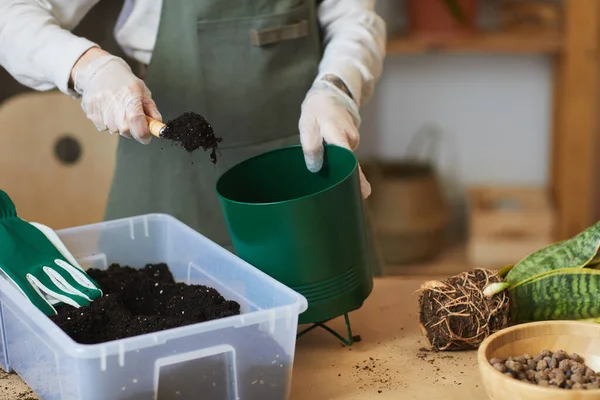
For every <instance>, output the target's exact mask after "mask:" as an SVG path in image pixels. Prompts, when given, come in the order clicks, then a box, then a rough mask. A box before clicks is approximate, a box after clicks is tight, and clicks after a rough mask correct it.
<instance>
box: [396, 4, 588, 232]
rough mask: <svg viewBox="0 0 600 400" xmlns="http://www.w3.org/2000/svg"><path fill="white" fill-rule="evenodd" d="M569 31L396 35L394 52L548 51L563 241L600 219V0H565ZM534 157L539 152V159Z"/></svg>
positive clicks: (554, 189) (554, 179) (553, 180)
mask: <svg viewBox="0 0 600 400" xmlns="http://www.w3.org/2000/svg"><path fill="white" fill-rule="evenodd" d="M563 7H564V8H563V29H562V32H557V31H552V30H545V31H539V32H522V33H516V32H495V33H481V34H479V35H477V36H474V37H472V38H461V39H446V40H423V39H418V38H411V37H390V38H389V39H388V45H387V50H388V54H389V55H394V54H406V55H410V54H428V53H448V54H452V53H454V54H456V53H465V54H468V53H479V54H545V55H548V56H550V57H552V59H553V61H554V71H553V72H554V88H553V118H554V119H553V121H552V123H553V124H552V125H553V130H552V132H551V133H550V134H551V136H552V138H551V139H552V140H551V143H552V149H551V151H552V153H551V162H550V165H549V168H550V185H549V186H550V190H551V195H552V198H553V200H554V205H555V207H556V213H557V215H556V233H555V236H556V240H562V239H566V238H568V237H571V236H573V235H575V234H577V233H578V232H580V231H582V230H584V229H586V228H587V227H589V226H591V225H593V224H594V222H596V221H597V220H600V201H599V199H600V141H599V140H598V139H599V128H600V119H599V118H598V115H600V0H586V1H582V0H564V3H563ZM532 156H534V155H532Z"/></svg>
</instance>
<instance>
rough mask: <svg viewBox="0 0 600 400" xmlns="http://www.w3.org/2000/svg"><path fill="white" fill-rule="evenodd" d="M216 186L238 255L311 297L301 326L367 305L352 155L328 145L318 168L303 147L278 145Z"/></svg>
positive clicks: (369, 282) (368, 286)
mask: <svg viewBox="0 0 600 400" xmlns="http://www.w3.org/2000/svg"><path fill="white" fill-rule="evenodd" d="M216 189H217V194H218V197H219V202H220V205H221V209H222V211H223V214H224V217H225V220H226V223H227V227H228V230H229V234H230V236H231V239H232V242H233V243H232V244H233V247H234V250H235V253H236V254H237V255H238V256H239V257H240V258H242V259H243V260H245V261H246V262H248V263H249V264H251V265H253V266H255V267H256V268H258V269H260V270H261V271H263V272H265V273H266V274H268V275H270V276H271V277H273V278H274V279H276V280H278V281H279V282H281V283H283V284H284V285H286V286H288V287H290V288H292V289H293V290H295V291H297V292H298V293H300V294H302V295H303V296H304V297H306V299H307V300H308V309H307V310H306V311H305V312H304V313H302V314H301V315H300V319H299V323H300V324H306V323H318V322H323V321H327V320H329V319H332V318H335V317H338V316H340V315H343V314H346V313H349V312H350V311H353V310H356V309H358V308H360V307H361V306H362V304H363V302H364V301H365V299H366V298H367V297H368V296H369V294H370V293H371V291H372V289H373V277H372V274H371V269H370V266H369V261H368V260H369V257H368V249H367V239H366V231H365V217H364V213H363V202H362V197H361V193H360V180H359V171H358V160H357V159H356V156H355V155H354V153H353V152H351V151H349V150H347V149H344V148H342V147H338V146H333V145H325V155H324V161H323V167H322V169H321V171H319V172H318V173H312V172H310V171H308V170H307V168H306V164H305V162H304V155H303V152H302V147H301V146H300V145H296V146H289V147H284V148H279V149H276V150H272V151H269V152H266V153H263V154H260V155H258V156H255V157H253V158H250V159H248V160H245V161H243V162H241V163H239V164H237V165H236V166H234V167H233V168H231V169H230V170H228V171H227V172H225V173H224V174H223V175H222V176H221V177H220V178H219V180H218V181H217V184H216Z"/></svg>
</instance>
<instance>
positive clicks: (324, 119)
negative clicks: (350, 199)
mask: <svg viewBox="0 0 600 400" xmlns="http://www.w3.org/2000/svg"><path fill="white" fill-rule="evenodd" d="M359 126H360V116H359V114H358V107H357V106H356V103H355V102H354V101H353V100H352V99H351V98H350V97H349V96H348V95H346V93H344V92H343V91H342V90H340V89H338V88H337V87H335V86H334V85H333V84H331V83H329V82H326V81H322V82H316V83H315V85H313V87H312V88H311V89H310V90H309V92H308V93H307V95H306V98H305V99H304V102H303V103H302V113H301V115H300V121H299V123H298V128H299V130H300V142H301V143H302V149H303V151H304V159H305V162H306V167H307V168H308V170H309V171H311V172H318V171H320V170H321V167H322V166H323V152H324V148H323V141H325V142H326V143H329V144H333V145H337V146H340V147H345V148H347V149H349V150H351V151H355V150H356V149H357V148H358V145H359V142H360V135H359V133H358V127H359ZM358 168H359V173H360V188H361V193H362V196H363V199H366V198H367V197H369V195H370V194H371V185H370V184H369V182H368V181H367V179H366V178H365V175H364V174H363V172H362V169H361V168H360V165H359V166H358Z"/></svg>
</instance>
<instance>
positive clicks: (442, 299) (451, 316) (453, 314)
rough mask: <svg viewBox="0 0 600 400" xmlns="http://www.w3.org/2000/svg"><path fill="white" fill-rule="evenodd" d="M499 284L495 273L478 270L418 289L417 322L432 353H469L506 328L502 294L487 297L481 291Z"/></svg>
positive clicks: (506, 312)
mask: <svg viewBox="0 0 600 400" xmlns="http://www.w3.org/2000/svg"><path fill="white" fill-rule="evenodd" d="M493 282H502V278H500V277H499V276H498V273H497V272H495V271H491V270H487V269H481V268H477V269H474V270H471V271H468V272H463V273H462V274H460V275H456V276H453V277H450V278H447V279H444V280H442V281H429V282H425V283H424V284H423V285H422V286H421V294H420V297H419V322H420V326H421V330H422V332H423V334H424V335H425V336H426V337H427V339H428V340H429V343H430V345H431V349H432V350H434V351H444V350H471V349H476V348H477V347H478V346H479V345H480V344H481V342H482V341H483V340H484V339H485V338H487V337H488V336H489V335H491V334H493V333H494V332H496V331H498V330H500V329H503V328H506V327H507V326H508V325H509V311H510V304H509V297H508V296H507V295H506V294H505V292H502V293H499V294H497V295H494V296H492V297H491V298H488V297H486V296H485V295H484V294H483V289H484V288H485V287H486V286H487V285H488V284H489V283H493Z"/></svg>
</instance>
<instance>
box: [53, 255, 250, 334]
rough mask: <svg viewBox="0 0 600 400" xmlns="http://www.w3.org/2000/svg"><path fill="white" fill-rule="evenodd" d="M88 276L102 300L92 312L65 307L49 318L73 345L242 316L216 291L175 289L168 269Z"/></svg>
mask: <svg viewBox="0 0 600 400" xmlns="http://www.w3.org/2000/svg"><path fill="white" fill-rule="evenodd" d="M87 272H88V274H89V275H90V276H91V277H92V278H93V279H94V280H96V282H97V283H98V285H100V288H102V291H103V296H102V297H100V298H99V299H97V300H95V301H93V302H92V303H91V306H90V307H81V308H74V307H71V306H68V305H63V306H60V307H58V308H57V311H58V315H55V316H52V317H50V319H52V321H54V322H55V323H56V324H57V325H58V326H59V327H60V328H61V329H63V330H64V331H65V332H66V333H67V334H68V335H69V336H70V337H71V338H72V339H73V340H75V341H76V342H78V343H82V344H95V343H101V342H106V341H110V340H117V339H122V338H126V337H131V336H136V335H141V334H145V333H151V332H157V331H161V330H165V329H170V328H175V327H180V326H184V325H190V324H195V323H198V322H204V321H209V320H214V319H219V318H224V317H228V316H231V315H238V314H240V305H239V304H238V303H237V302H235V301H228V300H225V299H224V298H223V296H221V295H220V294H219V293H218V292H217V291H216V290H215V289H213V288H209V287H206V286H202V285H187V284H185V283H176V282H175V280H174V279H173V275H172V274H171V272H170V271H169V268H168V266H167V265H166V264H164V263H161V264H149V265H147V266H146V267H145V268H142V269H134V268H131V267H128V266H120V265H118V264H113V265H111V266H110V267H109V268H108V269H107V270H99V269H90V270H88V271H87Z"/></svg>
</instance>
